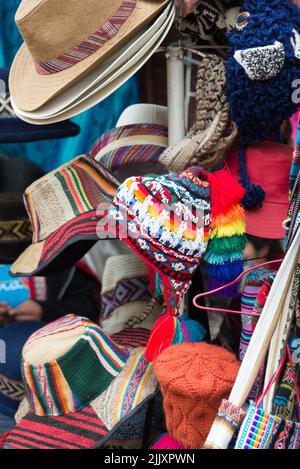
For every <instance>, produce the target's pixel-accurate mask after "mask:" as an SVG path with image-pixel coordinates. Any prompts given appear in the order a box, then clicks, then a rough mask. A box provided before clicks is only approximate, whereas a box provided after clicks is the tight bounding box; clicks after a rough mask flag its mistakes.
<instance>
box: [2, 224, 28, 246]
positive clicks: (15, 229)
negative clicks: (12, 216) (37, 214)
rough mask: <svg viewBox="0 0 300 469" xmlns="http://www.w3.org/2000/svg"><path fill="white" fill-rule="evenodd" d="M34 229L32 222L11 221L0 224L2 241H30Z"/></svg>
mask: <svg viewBox="0 0 300 469" xmlns="http://www.w3.org/2000/svg"><path fill="white" fill-rule="evenodd" d="M31 237H32V228H31V223H30V221H29V220H28V219H27V220H11V221H4V220H1V222H0V241H22V240H30V239H31Z"/></svg>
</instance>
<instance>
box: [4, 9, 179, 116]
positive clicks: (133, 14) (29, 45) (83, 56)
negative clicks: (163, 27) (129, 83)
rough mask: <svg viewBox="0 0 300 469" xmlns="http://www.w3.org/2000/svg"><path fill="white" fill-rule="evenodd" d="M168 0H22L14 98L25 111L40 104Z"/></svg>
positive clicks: (73, 80)
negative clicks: (22, 40)
mask: <svg viewBox="0 0 300 469" xmlns="http://www.w3.org/2000/svg"><path fill="white" fill-rule="evenodd" d="M169 2H170V0H156V1H153V0H111V1H110V2H107V1H106V0H101V1H99V0H68V1H67V2H61V1H60V0H34V1H31V0H22V2H21V4H20V6H19V8H18V10H17V13H16V17H15V20H16V24H17V26H18V28H19V30H20V33H21V35H22V36H23V39H24V44H23V45H22V46H21V48H20V50H19V51H18V53H17V55H16V57H15V60H14V62H13V64H12V67H11V74H10V89H11V95H12V98H13V101H14V102H15V104H16V105H17V107H18V108H20V109H22V110H24V111H34V110H36V109H38V108H40V107H41V106H42V105H44V104H45V103H47V102H48V101H49V100H50V99H51V98H53V97H54V96H56V95H58V94H59V93H60V92H62V91H63V90H65V89H67V88H70V86H71V85H73V84H74V83H76V82H78V81H79V80H81V79H82V78H83V77H85V76H86V75H88V74H89V73H90V72H91V71H92V70H94V69H95V68H96V66H98V65H100V64H102V63H103V62H104V61H105V60H106V59H107V58H109V57H110V56H111V55H112V54H113V53H115V52H116V51H118V50H119V49H120V48H121V47H122V46H124V45H126V44H127V43H129V41H130V40H131V39H132V38H133V37H134V35H136V34H137V33H139V32H140V31H141V30H142V29H143V28H145V27H146V26H147V25H148V24H149V23H150V22H151V20H152V19H154V18H155V16H157V15H158V14H159V13H160V11H161V10H162V8H163V7H164V6H166V5H167V4H168V3H169ZM79 24H80V27H78V25H79Z"/></svg>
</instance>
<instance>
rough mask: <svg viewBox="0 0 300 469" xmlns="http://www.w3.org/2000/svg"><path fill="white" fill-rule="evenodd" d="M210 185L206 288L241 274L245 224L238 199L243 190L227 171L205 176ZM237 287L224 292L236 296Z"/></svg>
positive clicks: (221, 284)
mask: <svg viewBox="0 0 300 469" xmlns="http://www.w3.org/2000/svg"><path fill="white" fill-rule="evenodd" d="M208 180H209V182H210V185H211V233H210V241H209V243H208V247H207V250H206V253H205V256H204V259H205V261H206V271H207V274H208V279H209V289H210V290H212V289H215V288H218V287H221V286H223V285H226V284H227V283H229V282H231V281H232V280H234V279H236V278H237V277H238V276H239V275H240V274H241V273H242V271H243V251H244V249H245V247H246V242H247V238H246V235H245V230H246V222H245V213H244V209H243V207H242V206H241V200H242V198H243V196H244V193H245V190H244V189H243V188H242V186H241V185H240V184H239V183H238V182H237V181H236V180H235V179H234V178H233V176H232V175H231V173H230V172H229V170H227V171H226V170H223V171H218V172H216V173H212V174H208ZM236 293H237V290H236V286H234V287H232V288H230V287H229V288H226V289H225V290H223V293H222V294H223V295H225V296H235V295H236Z"/></svg>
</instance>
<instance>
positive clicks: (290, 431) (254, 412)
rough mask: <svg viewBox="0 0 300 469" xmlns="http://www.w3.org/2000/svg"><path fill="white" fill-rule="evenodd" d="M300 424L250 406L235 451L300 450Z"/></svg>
mask: <svg viewBox="0 0 300 469" xmlns="http://www.w3.org/2000/svg"><path fill="white" fill-rule="evenodd" d="M299 448H300V423H295V422H291V421H289V420H282V419H281V418H279V417H277V416H275V415H272V414H268V413H267V412H265V411H264V410H263V409H262V408H260V407H255V406H254V405H253V404H251V405H250V407H249V409H248V411H247V415H246V417H245V419H244V421H243V424H242V426H241V428H240V432H239V435H238V439H237V442H236V446H235V449H299Z"/></svg>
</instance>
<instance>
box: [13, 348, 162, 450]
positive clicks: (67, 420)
mask: <svg viewBox="0 0 300 469" xmlns="http://www.w3.org/2000/svg"><path fill="white" fill-rule="evenodd" d="M143 351H144V349H143V348H142V349H137V350H135V351H133V352H132V354H131V355H130V357H129V358H128V361H127V364H126V365H125V366H124V368H123V369H122V370H121V371H120V373H119V374H118V376H117V377H116V378H115V379H114V380H113V381H112V382H111V384H110V385H109V386H108V388H106V390H105V391H104V392H103V393H101V394H100V395H99V396H98V397H97V398H96V399H95V400H94V401H93V402H91V404H90V405H88V406H86V407H84V408H83V409H81V410H79V411H77V412H74V413H70V414H64V415H61V416H37V415H35V414H34V413H33V412H32V410H31V409H30V408H29V405H28V402H27V401H25V402H22V404H21V406H23V409H22V414H23V415H20V412H19V411H18V414H19V418H20V417H21V420H20V421H19V422H18V424H17V425H16V426H15V428H14V429H13V430H12V431H11V432H10V433H9V435H8V437H7V439H6V440H5V445H6V446H8V447H9V448H13V449H89V448H94V447H97V448H99V447H101V446H102V445H104V444H105V443H107V442H108V440H109V439H110V438H111V437H113V435H116V433H118V434H119V438H118V440H119V441H120V445H121V446H122V437H121V435H122V432H120V429H121V426H122V425H123V424H126V423H127V422H128V420H129V419H131V418H133V417H134V416H137V415H138V413H139V412H141V410H142V408H143V407H144V406H145V405H146V404H147V403H148V402H149V400H150V399H152V398H154V397H155V396H156V394H157V379H156V377H155V374H154V370H153V365H151V364H149V362H146V360H145V358H144V355H143ZM136 379H138V383H139V385H138V387H137V386H136ZM125 383H126V384H127V386H129V387H130V386H131V387H132V386H133V383H135V384H134V386H135V387H134V389H133V392H132V394H131V395H130V398H128V399H127V400H126V405H124V404H123V401H124V398H125V397H126V396H127V386H125V385H124V384H125ZM125 427H126V429H125V435H124V437H125V438H126V437H127V438H128V437H129V435H128V429H127V425H125ZM136 427H139V428H136ZM131 428H133V429H134V430H133V432H134V433H135V434H134V435H132V436H133V440H141V439H142V437H143V433H144V425H135V426H133V427H132V426H131ZM139 433H140V435H139ZM138 437H139V438H138ZM125 438H124V439H125ZM125 441H126V439H125ZM126 443H127V444H129V443H128V441H127V442H126ZM126 443H125V444H126ZM133 443H134V442H133Z"/></svg>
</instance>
